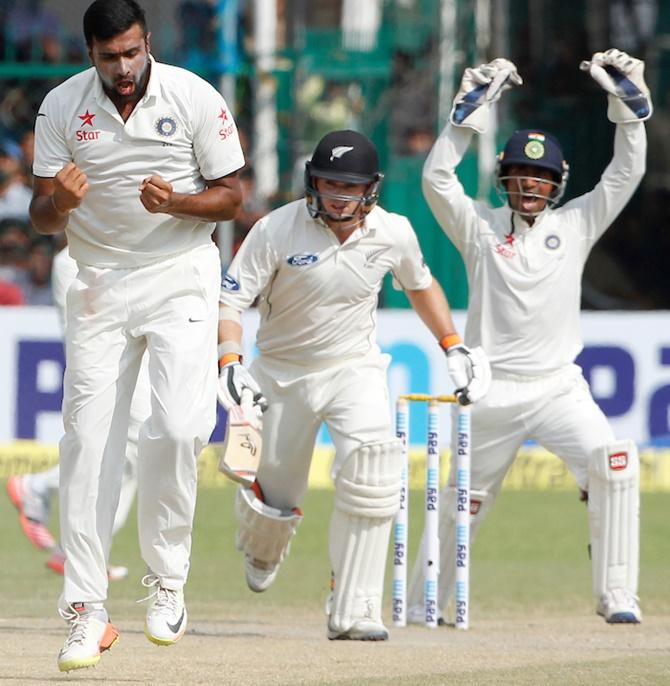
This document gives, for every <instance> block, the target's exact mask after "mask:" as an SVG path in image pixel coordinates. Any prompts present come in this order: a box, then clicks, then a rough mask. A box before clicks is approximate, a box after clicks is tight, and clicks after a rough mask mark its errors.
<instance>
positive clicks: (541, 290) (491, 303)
mask: <svg viewBox="0 0 670 686" xmlns="http://www.w3.org/2000/svg"><path fill="white" fill-rule="evenodd" d="M471 138H472V130H471V129H469V128H465V127H455V126H452V125H450V124H449V125H447V126H446V127H445V129H444V131H443V132H442V134H441V135H440V137H439V138H438V140H437V141H436V143H435V145H434V146H433V149H432V151H431V153H430V155H429V157H428V159H427V160H426V164H425V166H424V177H423V179H424V180H423V188H424V193H425V195H426V199H427V200H428V204H429V205H430V207H431V209H432V211H433V214H434V215H435V217H436V219H437V220H438V222H439V223H440V225H441V226H442V229H443V230H444V232H445V233H446V234H447V236H449V238H450V239H451V241H452V242H453V243H454V245H455V246H456V247H457V248H458V250H459V251H460V253H461V255H462V257H463V261H464V262H465V266H466V270H467V274H468V284H469V289H470V302H469V306H468V318H467V326H466V331H465V342H466V343H467V345H469V346H471V347H473V346H478V345H481V346H482V347H483V348H484V350H485V352H486V354H487V355H488V358H489V360H490V362H491V367H492V369H493V371H494V373H495V372H496V371H498V372H503V373H513V374H522V375H529V376H536V375H542V374H547V373H551V372H553V371H557V370H558V369H560V368H561V367H563V366H565V365H567V364H570V363H571V362H573V361H574V359H575V358H576V356H577V355H578V354H579V352H580V351H581V349H582V347H583V344H582V336H581V326H580V321H579V312H580V301H581V278H582V272H583V270H584V264H585V262H586V258H587V257H588V255H589V252H590V251H591V248H592V247H593V245H594V244H595V242H596V241H597V240H598V238H600V236H601V235H602V234H603V233H604V232H605V230H606V229H607V227H608V226H609V225H610V224H611V223H612V222H613V221H614V219H615V218H616V216H617V215H618V214H619V212H621V210H622V209H623V208H624V206H625V205H626V203H627V202H628V200H629V199H630V197H631V196H632V195H633V192H634V191H635V189H636V188H637V186H638V184H639V182H640V179H641V178H642V175H643V174H644V169H645V156H646V134H645V129H644V125H643V124H641V123H639V124H638V123H632V124H624V125H619V126H617V128H616V135H615V139H614V157H613V159H612V161H611V162H610V164H609V165H608V167H607V169H606V170H605V172H604V173H603V175H602V177H601V179H600V181H599V183H598V184H597V185H596V186H595V188H594V189H593V190H592V191H590V192H589V193H586V194H584V195H582V196H580V197H578V198H574V199H573V200H571V201H570V202H568V203H566V204H565V205H564V206H562V207H559V208H558V209H556V210H550V209H545V210H544V211H543V212H542V214H540V215H539V216H538V217H537V218H536V220H535V222H534V224H533V225H532V226H528V225H527V224H526V223H525V222H524V221H523V220H522V219H521V218H520V217H518V216H515V217H514V225H512V211H511V210H510V208H509V207H507V206H506V207H500V208H497V209H492V208H490V207H488V206H487V205H484V204H482V203H480V202H476V201H474V200H472V199H471V198H469V197H468V196H466V195H465V192H464V190H463V187H462V186H461V184H460V182H459V181H458V178H457V176H456V173H455V168H456V166H457V165H458V163H459V162H460V161H461V159H462V158H463V155H464V154H465V151H466V149H467V147H468V145H469V143H470V139H471ZM513 227H514V230H513V231H512V228H513Z"/></svg>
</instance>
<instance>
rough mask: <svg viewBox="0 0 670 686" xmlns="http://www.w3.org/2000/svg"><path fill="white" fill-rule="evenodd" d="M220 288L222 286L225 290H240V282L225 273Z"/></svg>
mask: <svg viewBox="0 0 670 686" xmlns="http://www.w3.org/2000/svg"><path fill="white" fill-rule="evenodd" d="M221 288H223V289H224V290H226V291H239V290H240V284H239V283H238V282H237V281H235V279H233V277H232V276H231V275H230V274H226V275H225V276H224V277H223V281H222V282H221Z"/></svg>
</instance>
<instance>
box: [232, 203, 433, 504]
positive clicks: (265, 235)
mask: <svg viewBox="0 0 670 686" xmlns="http://www.w3.org/2000/svg"><path fill="white" fill-rule="evenodd" d="M389 272H392V273H393V275H394V277H395V278H396V280H397V281H398V282H399V283H400V284H401V285H402V286H403V288H405V289H408V290H422V289H424V288H428V286H430V284H431V283H432V276H431V274H430V270H429V269H428V267H427V266H426V265H425V263H424V261H423V257H422V255H421V251H420V249H419V245H418V241H417V239H416V235H415V234H414V231H413V230H412V227H411V225H410V223H409V222H408V221H407V219H406V218H405V217H401V216H399V215H396V214H391V213H390V212H386V211H385V210H383V209H381V208H380V207H375V208H374V209H373V210H372V211H371V212H370V214H368V215H367V218H366V220H365V225H364V226H363V227H362V228H360V229H358V230H356V231H355V232H354V233H353V234H352V235H351V236H350V237H349V239H348V240H347V241H345V242H344V243H342V244H340V242H339V240H338V239H337V238H336V237H335V234H334V233H333V232H332V231H331V230H330V229H329V228H328V227H327V226H326V225H325V224H323V223H322V222H321V221H319V220H314V219H312V218H311V217H310V216H309V213H308V211H307V207H306V204H305V201H304V200H297V201H296V202H292V203H289V204H288V205H285V206H283V207H281V208H279V209H277V210H275V211H274V212H271V213H270V214H269V215H267V216H266V217H264V218H263V219H261V220H260V221H259V222H257V223H256V225H255V226H254V227H253V228H252V230H251V231H250V232H249V235H248V236H247V238H246V239H245V241H244V243H243V244H242V247H241V248H240V250H239V251H238V253H237V255H235V258H234V259H233V261H232V263H231V265H230V268H229V270H228V273H227V275H226V277H225V279H224V282H223V284H222V288H221V296H220V299H221V302H222V303H224V304H226V305H229V306H231V307H234V308H236V309H239V310H244V309H246V308H247V307H249V306H250V305H251V304H252V303H253V302H254V300H255V298H256V297H257V296H258V295H260V296H261V299H260V304H259V310H260V314H261V322H260V326H259V329H258V338H257V343H258V347H259V349H260V352H261V354H260V355H259V356H258V357H257V358H256V360H254V363H253V365H252V367H251V373H252V374H253V375H254V377H255V378H256V380H257V381H258V383H259V384H260V387H261V388H262V390H263V393H264V395H265V396H266V397H267V399H268V402H269V408H268V410H267V412H265V414H264V415H263V456H262V458H261V463H260V466H259V469H258V475H257V478H258V482H259V483H260V485H261V488H262V489H263V493H264V495H265V498H266V501H267V502H268V503H269V504H271V505H272V506H273V507H278V508H280V509H285V508H288V509H290V508H291V507H295V506H296V505H298V504H299V503H300V502H301V499H302V496H303V494H304V491H305V490H306V488H307V479H308V474H309V467H310V463H311V460H312V455H313V452H314V443H315V441H316V436H317V433H318V431H319V428H320V426H321V423H322V422H324V423H325V424H326V426H327V427H328V431H329V433H330V436H331V438H332V440H333V443H334V445H335V460H334V462H333V465H332V468H331V475H332V476H333V478H334V477H335V476H336V475H337V473H338V472H339V469H340V467H341V465H342V464H343V463H344V462H345V461H346V459H347V458H348V457H349V455H350V454H351V453H352V452H353V451H354V450H355V449H357V448H358V447H360V446H361V445H363V444H377V443H379V442H382V441H388V440H391V439H392V438H393V429H392V425H391V416H390V402H389V397H388V384H387V379H386V370H387V367H388V362H389V359H390V358H389V356H388V355H385V354H382V353H381V351H380V350H379V346H378V345H377V343H376V309H377V295H378V293H379V290H380V288H381V285H382V280H383V278H384V276H385V275H386V274H387V273H389Z"/></svg>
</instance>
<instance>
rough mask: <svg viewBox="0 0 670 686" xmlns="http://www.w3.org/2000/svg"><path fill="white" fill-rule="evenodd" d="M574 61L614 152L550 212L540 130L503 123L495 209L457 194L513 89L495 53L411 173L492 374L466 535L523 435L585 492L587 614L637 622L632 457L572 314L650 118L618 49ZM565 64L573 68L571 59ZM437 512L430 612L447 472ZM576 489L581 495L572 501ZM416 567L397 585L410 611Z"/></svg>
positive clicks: (554, 159)
mask: <svg viewBox="0 0 670 686" xmlns="http://www.w3.org/2000/svg"><path fill="white" fill-rule="evenodd" d="M581 68H582V69H583V70H585V71H588V72H589V73H590V75H591V76H592V77H593V78H594V79H595V81H596V82H597V83H598V84H599V85H600V86H602V87H603V88H604V89H605V91H606V92H607V93H608V99H609V108H608V111H607V114H608V117H609V119H610V120H611V121H612V122H614V123H615V124H616V133H615V136H614V157H613V158H612V161H611V162H610V164H609V165H608V167H607V168H606V169H605V172H604V173H603V175H602V178H601V179H600V182H599V183H598V184H597V185H596V186H595V188H594V189H593V190H592V191H591V192H590V193H586V194H585V195H582V196H580V197H578V198H575V199H573V200H571V201H570V202H568V203H566V204H565V205H564V206H563V207H560V208H558V209H555V206H556V205H557V203H558V202H559V201H560V199H561V196H562V195H563V192H564V191H565V186H566V183H567V181H568V164H567V162H566V161H565V159H564V156H563V152H562V151H561V147H560V145H559V143H558V141H557V140H556V139H555V138H554V136H552V135H551V134H549V133H547V132H545V131H542V130H540V129H527V130H523V131H517V132H516V133H514V134H513V135H512V136H511V138H510V139H509V140H508V141H507V144H506V145H505V148H504V150H503V152H502V153H501V154H500V156H499V159H498V166H497V186H498V190H499V192H500V193H501V194H502V196H503V197H504V198H505V200H506V202H507V206H505V207H500V208H498V209H491V208H490V207H488V206H486V205H484V204H482V203H479V202H475V201H474V200H471V199H470V198H468V197H467V196H466V195H465V193H464V190H463V187H462V186H461V184H460V183H459V181H458V178H457V176H456V173H455V168H456V166H457V165H458V164H459V162H460V161H461V159H462V158H463V155H464V154H465V151H466V150H467V148H468V146H469V144H470V141H471V140H472V135H473V130H474V131H478V132H480V133H482V132H484V131H485V130H486V129H487V124H488V119H489V116H490V105H491V103H493V102H495V101H496V100H497V99H498V97H499V96H500V94H501V92H502V91H504V90H505V89H506V88H509V87H511V86H515V85H520V84H521V77H520V76H519V75H518V74H517V70H516V67H515V66H514V65H513V64H512V63H511V62H509V61H508V60H505V59H501V58H498V59H495V60H493V61H492V62H490V63H489V64H484V65H481V66H479V67H477V68H474V69H472V68H470V69H466V70H465V74H464V76H463V80H462V82H461V88H460V90H459V92H458V93H457V95H456V98H455V100H454V106H453V109H452V112H451V116H450V121H449V123H448V124H447V126H446V127H445V129H444V131H443V132H442V134H441V135H440V137H439V138H438V140H437V141H436V143H435V145H434V147H433V149H432V151H431V153H430V155H429V157H428V159H427V161H426V163H425V166H424V172H423V185H424V192H425V195H426V198H427V200H428V203H429V204H430V207H431V209H432V211H433V213H434V214H435V217H436V218H437V220H438V221H439V223H440V224H441V226H442V228H443V229H444V231H445V233H446V234H447V235H448V236H449V238H450V239H451V240H452V241H453V243H454V245H455V246H456V247H457V248H458V250H459V251H460V253H461V255H462V256H463V260H464V262H465V265H466V269H467V274H468V283H469V287H470V304H469V310H468V320H467V328H466V333H465V341H466V343H467V344H468V345H470V346H481V347H482V348H483V349H484V350H485V351H486V353H487V355H488V357H489V359H490V362H491V369H492V375H493V380H492V383H491V388H490V390H489V393H488V394H487V396H486V398H484V400H483V401H482V402H480V403H478V404H477V405H475V406H474V408H473V410H472V475H471V479H472V482H471V488H472V491H471V498H472V507H471V536H474V534H475V532H476V530H477V527H478V526H479V524H480V523H481V521H482V519H483V518H484V516H485V515H486V513H487V512H488V510H489V508H490V507H491V504H492V503H493V501H494V500H495V498H496V496H497V495H498V492H499V490H500V486H501V484H502V481H503V478H504V477H505V474H506V472H507V470H508V469H509V467H510V465H511V464H512V461H513V460H514V457H515V456H516V453H517V451H518V450H519V448H520V447H521V444H522V443H523V442H524V441H525V440H527V439H535V440H536V441H537V442H538V443H540V444H541V445H542V446H544V447H545V448H546V449H547V450H549V451H551V452H553V453H556V455H558V456H560V457H561V458H562V459H563V460H565V462H566V464H567V465H568V467H569V469H570V471H571V472H572V474H573V475H574V477H575V479H576V481H577V484H578V486H579V488H580V489H582V491H583V493H584V496H585V497H588V511H589V525H590V550H591V560H592V567H593V591H594V594H595V597H596V602H597V612H598V614H600V615H602V616H603V617H604V618H605V620H606V621H607V622H610V623H618V622H621V623H635V622H639V621H640V620H641V613H640V608H639V606H638V598H637V583H638V567H639V461H638V454H637V449H636V446H635V445H634V444H633V443H632V441H630V440H619V441H617V440H615V437H614V435H613V433H612V429H611V428H610V426H609V423H608V422H607V419H606V418H605V415H604V414H603V413H602V411H601V410H600V409H599V407H598V406H597V405H596V403H595V402H594V400H593V398H592V396H591V394H590V391H589V388H588V385H587V383H586V381H585V379H584V378H583V376H582V373H581V369H580V368H579V367H578V366H577V365H575V364H574V360H575V357H576V356H577V355H578V353H579V352H580V350H581V348H582V340H581V331H580V322H579V309H580V295H581V277H582V271H583V268H584V263H585V262H586V258H587V257H588V254H589V251H590V250H591V248H592V247H593V245H594V243H595V242H596V241H597V240H598V238H599V237H600V236H601V235H602V234H603V233H604V231H605V230H606V229H607V227H608V226H609V225H610V224H611V223H612V221H614V219H615V218H616V216H617V215H618V214H619V212H621V210H622V209H623V208H624V206H625V205H626V203H627V202H628V200H629V199H630V197H631V195H632V194H633V192H634V191H635V189H636V188H637V185H638V183H639V182H640V179H641V178H642V176H643V174H644V170H645V155H646V136H645V127H644V124H643V123H642V122H643V121H644V120H646V119H648V118H649V117H650V116H651V110H652V106H651V100H650V96H649V89H648V88H647V86H646V84H645V81H644V77H643V70H644V63H643V62H641V61H640V60H637V59H635V58H633V57H630V56H628V55H627V54H626V53H623V52H620V51H619V50H608V51H607V52H604V53H602V52H598V53H596V54H594V55H593V57H592V59H591V61H590V62H584V63H582V65H581ZM575 71H577V66H575ZM451 474H452V477H451V478H450V480H449V484H448V486H447V487H446V491H445V492H444V493H443V496H444V499H445V501H446V506H445V507H444V508H440V512H441V513H442V517H441V522H440V539H441V553H440V555H441V557H440V559H441V574H440V581H439V588H440V592H439V603H440V607H441V609H442V610H443V611H446V607H447V604H448V601H449V598H450V597H451V595H452V593H453V586H454V571H455V559H454V557H455V548H454V522H453V513H454V512H455V506H454V498H455V489H454V485H455V484H454V477H453V474H454V470H453V469H452V472H451ZM586 494H588V496H586ZM421 596H422V588H421V569H420V564H419V563H417V564H416V565H415V569H414V574H413V579H412V584H411V588H410V604H413V605H415V606H417V608H418V611H416V612H414V613H412V614H413V615H414V616H415V617H417V618H418V617H420V616H421V613H420V605H421Z"/></svg>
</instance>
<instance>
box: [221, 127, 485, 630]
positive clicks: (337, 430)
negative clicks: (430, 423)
mask: <svg viewBox="0 0 670 686" xmlns="http://www.w3.org/2000/svg"><path fill="white" fill-rule="evenodd" d="M381 182H382V174H381V173H380V171H379V162H378V156H377V150H376V149H375V146H374V145H373V144H372V142H371V141H370V140H368V139H367V138H366V137H365V136H363V135H362V134H360V133H356V132H354V131H335V132H332V133H329V134H327V135H326V136H325V137H324V138H323V139H322V140H321V141H320V142H319V143H318V145H317V146H316V149H315V150H314V154H313V156H312V158H311V160H310V161H309V162H307V164H306V169H305V196H306V197H305V199H301V200H297V201H295V202H291V203H289V204H287V205H284V206H283V207H280V208H279V209H277V210H275V211H273V212H271V213H270V214H268V215H267V216H266V217H264V218H263V219H261V220H260V221H259V222H257V223H256V225H255V226H254V227H253V228H252V230H251V232H250V233H249V235H248V236H247V238H246V239H245V241H244V243H243V244H242V246H241V248H240V250H239V252H238V253H237V255H236V256H235V258H234V259H233V262H232V264H231V265H230V268H229V270H228V273H227V275H226V277H225V279H224V281H223V285H222V289H221V313H220V317H221V322H220V335H219V338H220V341H222V342H221V343H220V350H219V354H220V358H221V366H222V368H221V374H220V390H219V398H220V400H221V401H222V404H224V405H225V406H227V407H232V406H233V405H235V404H240V399H241V396H242V393H243V391H244V389H245V387H246V388H249V389H251V391H252V392H253V394H254V396H255V402H256V405H257V407H258V408H259V411H260V408H261V407H262V406H264V405H265V404H266V402H267V411H266V412H265V413H264V415H263V452H262V457H261V460H260V464H259V467H258V473H257V479H256V481H255V483H254V484H253V487H252V488H241V489H240V490H239V492H238V498H237V506H236V507H237V516H238V519H239V529H238V533H237V546H238V548H239V549H240V550H241V551H242V552H243V553H244V555H245V570H246V578H247V583H248V585H249V587H250V588H251V589H252V590H254V591H263V590H265V589H266V588H267V587H268V586H269V585H270V584H271V583H272V582H273V580H274V579H275V577H276V575H277V572H278V569H279V565H280V563H281V562H282V560H283V559H284V557H285V556H286V554H287V553H288V550H289V544H290V541H291V538H292V536H293V534H294V533H295V530H296V528H297V526H298V524H299V522H300V520H301V519H302V516H303V515H302V512H301V511H300V509H299V505H300V502H301V500H302V498H303V495H304V493H305V490H306V488H307V477H308V473H309V467H310V463H311V460H312V453H313V450H314V444H315V441H316V437H317V432H318V430H319V427H320V425H321V423H322V422H325V423H326V425H327V427H328V430H329V432H330V436H331V438H332V440H333V443H334V444H335V449H336V455H335V459H334V463H333V466H332V471H331V476H332V478H333V480H334V482H335V510H334V512H333V515H332V519H331V524H330V560H331V565H332V583H333V586H332V593H331V596H330V598H329V602H328V638H330V639H352V640H361V641H381V640H385V639H387V638H388V632H387V630H386V628H385V627H384V624H383V623H382V617H381V612H382V590H383V584H384V569H385V561H386V552H387V548H388V542H389V534H390V527H391V522H392V519H393V515H394V514H395V512H396V509H397V508H398V506H399V493H400V444H399V441H398V440H397V439H395V437H394V432H393V427H392V422H391V408H390V402H389V394H388V388H387V381H386V368H387V366H388V363H389V356H388V355H385V354H382V353H381V351H380V349H379V346H378V345H377V343H376V340H375V338H376V317H375V311H376V307H377V296H378V293H379V290H380V288H381V285H382V279H383V278H384V276H385V275H386V274H387V273H388V272H392V274H393V276H394V278H395V279H396V281H397V283H399V284H400V286H401V287H402V288H403V289H404V290H405V293H406V294H407V297H408V298H409V300H410V302H411V304H412V306H413V307H414V309H415V310H416V312H417V313H418V314H419V316H420V317H421V319H422V320H423V321H424V323H425V324H426V326H428V328H429V329H430V331H431V332H432V333H433V334H434V336H435V337H436V339H437V340H438V341H439V342H440V345H441V346H442V348H443V349H444V351H445V352H446V356H447V360H446V361H447V366H448V370H449V375H450V376H451V381H452V383H453V384H454V385H455V387H456V389H457V394H458V395H460V396H461V398H462V401H463V402H470V401H476V400H477V399H479V398H480V397H481V396H482V395H483V394H484V392H485V391H486V387H487V383H488V378H489V377H488V371H489V370H488V362H487V360H486V359H485V357H484V356H483V354H482V353H481V351H480V350H470V349H469V348H467V347H465V346H464V345H463V344H462V342H461V339H460V338H459V336H458V335H457V333H456V331H455V328H454V324H453V321H452V318H451V312H450V310H449V306H448V304H447V300H446V298H445V296H444V293H443V291H442V289H441V288H440V286H439V285H438V283H437V282H436V281H435V280H434V279H433V277H432V276H431V273H430V271H429V269H428V267H427V266H426V264H425V262H424V260H423V257H422V255H421V252H420V250H419V245H418V241H417V239H416V236H415V234H414V231H413V229H412V227H411V225H410V223H409V221H408V220H407V219H406V218H405V217H402V216H399V215H396V214H391V213H390V212H386V211H385V210H383V209H382V208H381V207H379V206H378V205H377V198H378V196H379V188H380V185H381ZM258 296H260V305H259V309H260V315H261V321H260V327H259V330H258V337H257V344H258V349H259V351H260V355H259V356H258V357H257V358H256V360H254V362H253V365H252V366H251V367H250V369H249V371H247V370H246V369H245V367H243V366H242V364H241V347H240V346H241V336H242V327H241V323H240V320H241V318H240V314H241V312H242V311H243V310H244V309H246V308H248V307H249V306H250V305H251V304H252V303H253V302H254V301H255V299H256V298H257V297H258ZM443 383H444V384H445V385H446V384H447V383H448V381H447V379H446V378H445V379H444V382H443Z"/></svg>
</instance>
